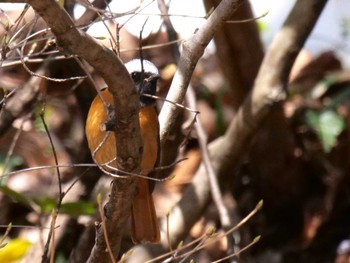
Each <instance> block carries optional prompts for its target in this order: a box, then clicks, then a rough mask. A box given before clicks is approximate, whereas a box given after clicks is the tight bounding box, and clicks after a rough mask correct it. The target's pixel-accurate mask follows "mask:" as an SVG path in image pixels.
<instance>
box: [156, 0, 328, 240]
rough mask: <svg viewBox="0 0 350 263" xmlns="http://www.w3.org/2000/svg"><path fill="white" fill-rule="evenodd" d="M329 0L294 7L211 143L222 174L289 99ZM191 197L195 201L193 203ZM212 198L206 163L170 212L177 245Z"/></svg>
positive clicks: (301, 3)
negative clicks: (297, 64)
mask: <svg viewBox="0 0 350 263" xmlns="http://www.w3.org/2000/svg"><path fill="white" fill-rule="evenodd" d="M326 2H327V1H326V0H322V1H320V0H310V1H298V2H297V3H296V5H295V6H294V8H293V10H292V12H291V13H290V15H289V17H288V19H287V20H286V22H285V23H284V26H283V27H282V29H281V30H280V32H279V33H278V34H277V36H276V38H275V39H274V41H273V43H272V45H271V48H270V50H269V51H268V53H267V55H266V57H265V59H264V61H263V64H262V66H261V69H260V71H259V74H258V77H257V79H256V81H255V85H254V88H253V90H252V92H251V93H250V94H249V96H248V97H247V99H246V100H245V102H244V104H243V105H242V106H241V107H240V109H239V111H238V113H237V115H236V117H235V118H234V119H233V121H232V122H231V124H230V126H229V128H228V130H227V132H226V134H225V135H224V136H223V137H221V138H219V139H217V140H215V141H214V142H212V143H211V144H210V145H209V150H210V153H211V157H212V159H211V161H212V164H213V168H214V171H215V172H216V174H218V175H219V176H221V175H223V174H225V172H227V171H228V170H231V171H232V169H234V167H235V166H236V165H237V163H238V161H239V160H240V157H241V156H242V155H243V153H244V152H245V151H246V150H247V147H248V146H249V143H250V141H251V138H252V136H253V135H254V133H255V132H256V129H257V128H258V127H260V125H261V123H262V122H263V121H264V120H265V119H266V118H267V116H268V115H269V114H270V112H271V110H272V108H273V105H276V104H278V103H281V102H282V101H283V100H284V99H285V98H286V90H285V85H286V83H287V79H288V74H289V71H290V69H291V67H292V65H293V63H294V60H295V58H296V56H297V54H298V52H299V51H300V49H301V48H302V46H303V44H304V42H305V41H306V39H307V37H308V35H309V34H310V32H311V30H312V28H313V26H314V25H315V23H316V21H317V19H318V17H319V15H320V14H321V12H322V10H323V7H324V6H325V4H326ZM214 153H215V154H214ZM188 200H191V205H190V206H189V205H188ZM209 200H210V186H209V183H208V178H207V175H206V172H205V169H204V164H203V163H202V164H201V166H200V168H199V169H198V171H197V173H196V175H195V177H194V179H193V181H192V183H191V184H190V186H189V187H188V188H187V189H186V191H185V193H184V195H183V197H182V199H181V200H180V201H179V203H178V204H177V205H176V206H175V207H173V209H172V212H171V214H170V222H171V224H173V225H172V229H171V237H172V242H174V244H176V243H178V242H179V241H180V240H182V239H183V237H184V235H185V234H186V233H187V232H188V231H189V229H190V228H191V226H192V225H193V224H194V223H195V222H196V221H197V220H198V218H199V217H200V215H201V214H202V211H203V209H204V208H205V206H206V205H207V203H208V202H209ZM193 207H196V209H193ZM165 225H166V222H162V226H165ZM163 247H166V244H163Z"/></svg>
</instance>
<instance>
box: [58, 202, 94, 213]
mask: <svg viewBox="0 0 350 263" xmlns="http://www.w3.org/2000/svg"><path fill="white" fill-rule="evenodd" d="M60 212H61V213H65V214H68V215H71V216H79V215H93V214H95V212H96V207H95V205H94V204H93V203H91V202H84V201H77V202H72V203H64V204H62V206H61V210H60Z"/></svg>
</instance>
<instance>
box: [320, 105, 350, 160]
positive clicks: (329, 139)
mask: <svg viewBox="0 0 350 263" xmlns="http://www.w3.org/2000/svg"><path fill="white" fill-rule="evenodd" d="M344 128H345V123H344V120H343V118H342V117H340V116H339V114H338V113H337V112H336V111H334V110H326V111H323V112H322V113H321V115H320V132H321V133H320V137H321V141H322V146H323V150H324V151H325V152H326V153H328V152H330V151H331V150H332V148H333V146H334V145H335V143H336V141H337V137H338V135H339V134H340V133H341V132H342V131H343V130H344Z"/></svg>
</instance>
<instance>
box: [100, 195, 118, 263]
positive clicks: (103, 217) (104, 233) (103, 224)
mask: <svg viewBox="0 0 350 263" xmlns="http://www.w3.org/2000/svg"><path fill="white" fill-rule="evenodd" d="M97 204H98V212H99V214H100V217H101V224H102V229H103V236H104V238H105V242H106V245H107V249H108V254H109V256H110V259H111V261H112V262H113V263H115V262H116V261H115V258H114V256H113V251H112V249H111V245H110V243H109V240H108V232H107V226H106V221H105V216H104V213H103V209H102V196H101V194H98V195H97Z"/></svg>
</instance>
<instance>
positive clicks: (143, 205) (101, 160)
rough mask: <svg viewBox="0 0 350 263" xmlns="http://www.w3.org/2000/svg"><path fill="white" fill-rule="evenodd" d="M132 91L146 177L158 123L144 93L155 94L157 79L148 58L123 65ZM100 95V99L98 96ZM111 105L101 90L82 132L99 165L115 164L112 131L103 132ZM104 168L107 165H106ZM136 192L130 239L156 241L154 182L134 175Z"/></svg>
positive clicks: (154, 151)
mask: <svg viewBox="0 0 350 263" xmlns="http://www.w3.org/2000/svg"><path fill="white" fill-rule="evenodd" d="M125 67H126V69H127V70H128V72H129V74H130V76H131V78H132V80H133V83H134V86H135V88H136V90H137V91H138V92H139V94H140V111H139V122H140V133H141V138H142V141H143V154H142V158H141V165H140V167H141V174H142V175H143V176H150V173H151V172H152V171H153V169H154V167H155V166H156V165H157V163H158V161H159V155H160V149H159V144H160V143H159V123H158V114H157V110H156V106H155V104H156V100H155V99H154V98H152V97H146V96H143V95H145V94H148V95H155V94H156V89H157V81H158V79H159V78H160V75H159V71H158V69H157V67H156V66H155V65H154V64H153V63H152V62H150V61H148V60H145V59H143V60H140V59H133V60H131V61H129V62H127V63H126V64H125ZM101 98H102V99H101ZM111 105H113V97H112V95H111V93H110V92H109V91H108V88H105V89H103V90H102V91H101V92H100V94H99V95H97V96H96V97H95V99H94V100H93V102H92V103H91V106H90V109H89V112H88V116H87V120H86V127H85V133H86V138H87V142H88V146H89V148H90V151H91V153H92V155H93V159H94V161H95V162H96V163H97V164H98V165H101V166H103V167H106V166H104V165H105V164H106V163H108V164H109V165H110V166H112V167H114V168H115V167H116V161H115V157H116V146H115V145H116V141H115V135H114V133H113V131H110V132H109V133H107V132H106V125H107V123H108V114H109V112H110V111H108V108H110V107H112V106H111ZM107 170H108V168H107ZM136 181H137V182H136V194H135V196H134V197H133V200H132V208H131V227H132V241H133V242H134V243H135V244H139V243H158V242H159V241H160V230H159V225H158V220H157V215H156V211H155V206H154V202H153V197H152V190H153V186H154V181H153V182H150V180H149V179H146V178H140V177H137V178H136Z"/></svg>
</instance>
